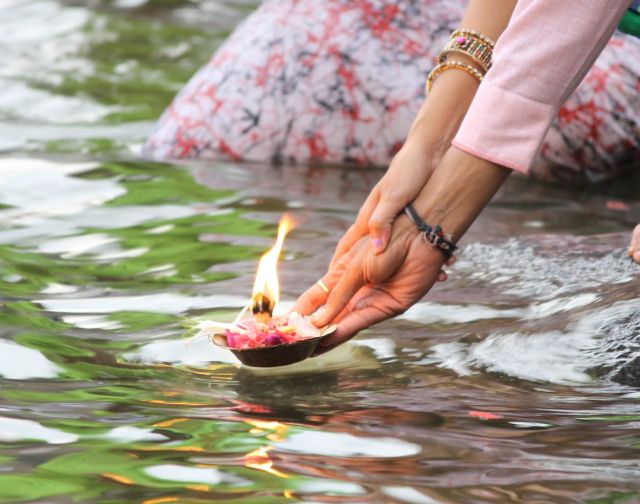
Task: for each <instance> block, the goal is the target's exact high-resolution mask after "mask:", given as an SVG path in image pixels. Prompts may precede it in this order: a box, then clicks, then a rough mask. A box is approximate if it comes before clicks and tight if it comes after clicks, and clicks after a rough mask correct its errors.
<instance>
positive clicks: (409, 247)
mask: <svg viewBox="0 0 640 504" xmlns="http://www.w3.org/2000/svg"><path fill="white" fill-rule="evenodd" d="M443 263H444V256H443V255H442V253H441V251H439V250H438V249H436V248H434V247H432V246H431V245H429V244H427V243H426V242H425V241H424V240H423V239H422V237H421V236H420V235H419V234H418V232H417V230H416V229H415V227H413V224H411V223H410V222H409V221H408V219H407V218H406V217H402V218H400V219H398V222H396V224H394V226H393V229H392V239H391V241H390V243H389V246H388V247H387V249H386V250H385V251H384V252H383V253H381V254H376V253H375V252H374V251H373V248H372V246H371V242H370V240H369V239H368V238H367V237H363V238H361V239H360V240H359V241H358V242H357V243H356V244H355V245H354V246H352V247H351V248H350V249H349V250H347V251H346V252H345V253H344V254H343V255H342V256H341V257H340V259H338V260H337V261H336V262H335V263H333V264H332V265H331V266H330V267H329V271H328V272H327V273H326V275H325V276H324V277H323V278H322V280H323V282H324V283H325V285H326V286H327V287H328V288H329V293H328V294H327V293H325V292H324V290H323V289H322V287H320V285H318V284H315V285H313V286H312V287H311V288H310V289H308V290H307V291H306V292H305V293H304V294H302V296H300V298H299V299H298V301H297V303H296V305H295V307H294V308H293V309H294V310H296V311H298V312H300V313H303V314H307V315H308V314H311V313H314V312H316V310H318V308H320V307H322V308H320V309H319V310H318V311H317V312H316V313H315V314H314V318H313V321H314V323H315V324H316V325H317V326H318V327H322V326H325V325H327V324H329V323H337V324H338V329H337V331H336V333H335V334H333V335H332V336H331V337H330V338H327V339H326V340H324V341H323V346H322V347H319V348H318V350H317V351H316V355H319V354H321V353H324V352H326V351H328V350H331V349H332V348H334V347H336V346H338V345H340V344H342V343H344V342H345V341H347V340H348V339H350V338H352V337H353V336H355V335H356V334H357V333H358V332H359V331H361V330H362V329H365V328H367V327H370V326H372V325H374V324H377V323H379V322H382V321H383V320H386V319H389V318H392V317H394V316H396V315H399V314H401V313H403V312H404V311H406V310H407V309H408V308H409V307H410V306H411V305H413V304H414V303H415V302H417V301H418V300H419V299H420V298H422V297H423V296H424V295H425V294H426V293H427V292H428V291H429V289H431V287H432V286H433V284H434V283H435V282H436V281H437V279H438V275H439V273H440V269H441V267H442V265H443Z"/></svg>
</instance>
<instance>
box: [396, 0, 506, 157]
mask: <svg viewBox="0 0 640 504" xmlns="http://www.w3.org/2000/svg"><path fill="white" fill-rule="evenodd" d="M515 5H516V0H471V1H470V2H469V4H468V6H467V9H466V11H465V15H464V17H463V19H462V21H461V23H460V28H465V29H469V30H474V31H477V32H480V33H483V34H485V35H486V36H488V37H489V38H491V39H493V40H497V39H498V38H499V37H500V34H501V33H502V32H503V31H504V30H505V28H506V27H507V24H508V22H509V18H510V17H511V14H512V12H513V10H514V7H515ZM454 59H456V60H457V61H461V62H463V63H467V64H470V65H474V66H477V65H476V64H475V63H474V61H473V60H472V59H471V58H470V57H468V56H466V55H462V54H455V58H454ZM478 68H479V67H478ZM478 85H479V82H478V81H477V80H476V79H475V78H474V77H472V76H470V75H468V74H466V73H465V72H462V71H447V72H444V73H443V74H442V75H440V76H439V77H438V79H436V83H434V85H433V88H432V89H431V92H430V93H429V96H428V97H427V98H426V99H425V101H424V104H423V105H422V107H421V108H420V111H419V112H418V115H417V116H416V119H415V121H414V122H413V125H412V126H411V129H410V131H409V136H408V141H420V142H423V143H425V144H426V145H429V146H430V148H434V147H436V148H440V149H441V150H442V153H444V151H446V149H447V148H448V147H449V144H450V143H451V140H452V139H453V137H454V136H455V134H456V132H457V131H458V128H459V127H460V124H461V123H462V120H463V119H464V116H465V114H466V112H467V110H468V108H469V106H470V105H471V101H472V100H473V97H474V96H475V93H476V90H477V89H478Z"/></svg>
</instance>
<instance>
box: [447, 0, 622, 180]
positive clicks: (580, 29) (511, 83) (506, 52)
mask: <svg viewBox="0 0 640 504" xmlns="http://www.w3.org/2000/svg"><path fill="white" fill-rule="evenodd" d="M629 3H630V1H629V0H572V1H570V2H569V1H566V0H519V1H518V3H517V6H516V8H515V11H514V13H513V16H512V17H511V21H510V22H509V25H508V27H507V29H506V30H505V31H504V33H503V34H502V36H501V37H500V40H499V41H498V43H497V44H496V47H495V50H494V54H493V66H492V67H491V69H490V70H489V72H488V73H487V75H486V77H485V79H484V81H483V82H482V84H481V85H480V87H479V88H478V92H477V94H476V96H475V98H474V99H473V102H472V103H471V107H470V108H469V111H468V112H467V114H466V116H465V119H464V121H463V122H462V125H461V126H460V129H459V130H458V133H457V134H456V137H455V139H454V141H453V145H455V146H456V147H458V148H460V149H462V150H464V151H466V152H468V153H470V154H473V155H475V156H478V157H481V158H483V159H486V160H488V161H492V162H494V163H497V164H499V165H502V166H506V167H508V168H512V169H514V170H518V171H520V172H523V173H527V172H528V171H529V168H530V167H531V165H532V163H533V161H534V159H535V156H536V154H537V153H538V150H539V149H540V146H541V144H542V141H543V140H544V137H545V135H546V133H547V130H548V129H549V126H550V124H551V121H552V120H553V118H554V117H555V115H556V114H557V112H558V110H559V108H560V106H561V105H562V104H563V103H564V102H565V101H566V99H567V98H568V97H569V95H570V94H571V93H572V92H573V90H574V89H575V88H576V87H577V86H578V84H579V83H580V81H581V80H582V79H583V78H584V76H585V74H586V73H587V71H588V70H589V68H590V67H591V65H593V62H594V61H595V60H596V58H597V57H598V55H599V54H600V52H601V51H602V49H603V48H604V46H605V44H606V43H607V41H608V40H609V38H610V37H611V35H612V34H613V32H614V30H615V29H616V26H617V25H618V22H619V21H620V18H621V17H622V15H623V14H624V11H625V9H626V8H627V7H628V6H629Z"/></svg>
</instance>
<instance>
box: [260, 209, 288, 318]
mask: <svg viewBox="0 0 640 504" xmlns="http://www.w3.org/2000/svg"><path fill="white" fill-rule="evenodd" d="M294 227H295V222H294V220H293V218H292V217H291V216H290V215H289V214H284V215H283V216H282V219H280V223H279V224H278V238H277V239H276V244H275V245H274V246H273V247H271V249H270V250H269V251H268V252H267V253H266V254H264V255H263V256H262V257H261V258H260V264H259V265H258V273H257V274H256V281H255V283H254V284H253V299H255V298H256V296H258V295H259V294H263V295H264V296H265V297H267V298H268V299H269V300H270V301H271V302H272V303H273V304H274V306H275V305H276V304H277V303H278V301H280V284H279V283H278V258H279V257H280V252H281V251H282V245H283V244H284V238H285V236H287V233H288V232H289V231H291V230H292V229H293V228H294Z"/></svg>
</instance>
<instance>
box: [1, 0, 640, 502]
mask: <svg viewBox="0 0 640 504" xmlns="http://www.w3.org/2000/svg"><path fill="white" fill-rule="evenodd" d="M251 8H252V5H251V3H249V2H247V3H241V2H232V1H230V0H229V1H227V2H222V1H219V0H200V1H196V0H192V1H186V0H172V1H162V2H155V1H153V2H152V1H150V0H147V1H145V0H113V1H106V0H104V1H101V0H94V1H91V2H81V1H77V2H73V1H67V2H54V1H48V0H4V1H3V2H2V4H0V33H2V37H1V39H0V49H1V50H0V62H1V63H2V64H1V65H0V88H1V89H2V93H0V278H1V280H2V281H1V282H0V299H1V303H2V304H1V307H0V309H1V311H0V502H39V503H45V502H46V503H66V502H87V503H128V502H140V503H146V504H160V503H165V502H167V503H168V502H185V503H199V502H201V503H204V502H229V503H231V502H238V503H247V504H271V503H281V502H282V503H286V502H326V503H386V502H389V503H417V504H422V503H485V502H488V503H503V502H525V503H548V502H554V503H555V502H559V503H564V502H591V503H631V502H640V466H639V463H638V459H639V456H640V435H639V434H638V428H639V427H640V402H639V400H640V390H639V389H638V388H637V385H640V267H638V266H637V265H634V264H632V263H631V261H630V260H629V259H628V258H626V256H625V253H624V247H625V245H626V243H627V242H628V237H629V231H630V229H631V227H632V225H633V224H635V223H637V222H640V180H638V178H635V179H626V180H623V181H620V183H618V184H616V185H609V186H599V187H595V188H582V189H573V190H570V189H567V188H560V187H554V186H549V185H543V184H539V183H532V182H529V181H525V180H523V179H519V178H515V177H514V178H512V180H510V181H509V182H508V184H507V185H506V186H505V187H504V189H503V190H502V191H501V192H500V193H499V195H498V196H497V197H496V199H495V200H494V202H493V203H492V204H491V206H490V207H489V208H488V209H487V211H486V212H485V213H484V214H483V216H482V217H481V218H480V219H479V221H478V222H477V223H476V224H475V225H474V227H473V228H472V230H471V231H470V232H469V234H468V235H467V237H466V238H465V240H464V247H463V250H462V251H461V253H460V260H459V262H458V264H456V266H455V267H454V268H453V269H452V270H451V271H450V280H449V281H448V282H446V283H445V284H442V285H439V286H438V287H437V288H436V289H434V290H433V292H432V293H430V294H429V295H428V296H427V297H426V298H425V299H424V300H423V301H422V302H420V303H419V304H417V305H416V306H415V307H413V308H412V309H410V310H409V311H408V312H407V313H405V314H404V315H403V316H401V317H399V318H398V319H396V320H393V321H389V322H387V323H384V324H381V325H379V326H377V327H374V328H372V329H370V330H368V331H365V332H363V333H362V334H361V335H360V336H359V337H358V338H356V339H355V340H353V341H352V342H351V343H349V344H347V345H343V346H342V347H340V348H339V349H337V350H335V351H333V352H330V353H329V354H327V355H326V356H323V357H322V358H317V359H311V360H309V361H306V362H305V363H303V364H301V365H297V366H293V367H290V368H283V369H278V370H270V371H253V370H250V369H247V368H242V367H240V366H239V365H238V364H237V362H236V361H235V360H234V359H233V358H232V357H231V356H230V355H229V354H227V353H225V352H224V351H222V350H220V349H217V348H216V347H214V346H212V345H211V344H210V343H209V342H207V341H202V340H201V341H197V340H196V341H192V340H190V339H189V338H188V336H189V334H190V331H189V325H190V324H191V323H193V321H194V320H197V319H199V318H216V319H228V318H230V317H233V315H234V314H235V313H236V312H237V310H238V309H239V308H240V307H242V306H243V305H244V304H245V303H246V302H247V300H248V294H249V292H250V289H251V285H252V281H253V275H254V272H255V268H256V265H257V259H258V258H259V256H260V254H261V253H263V252H264V250H265V249H266V248H268V247H269V246H270V245H271V244H272V241H273V237H274V235H275V224H276V222H277V221H278V219H279V217H280V216H281V214H282V213H283V212H284V211H289V212H292V213H293V214H294V216H295V217H296V218H297V219H298V220H299V221H300V222H301V225H300V226H299V228H298V229H296V230H295V231H294V232H293V233H292V234H291V235H290V238H289V239H288V240H287V243H286V247H285V248H286V250H285V254H284V261H283V263H282V265H281V271H282V275H281V276H282V289H283V297H284V299H285V301H286V302H289V303H290V302H292V301H293V300H294V299H295V297H296V296H297V295H298V294H299V293H300V292H301V291H302V290H303V289H304V288H306V287H307V286H308V285H310V284H311V283H312V282H314V281H315V279H317V278H318V277H319V276H320V275H321V273H322V272H323V268H324V267H325V266H326V264H327V262H328V260H329V258H330V256H331V252H332V248H333V247H334V246H335V243H336V241H337V239H338V238H339V236H340V235H341V233H342V232H343V231H344V230H345V229H346V228H347V226H348V225H349V223H350V221H351V220H352V219H353V218H354V216H355V213H356V212H357V209H358V207H359V204H360V203H361V202H362V201H363V199H364V198H365V196H366V194H367V192H368V190H369V189H370V188H371V187H372V185H373V184H374V183H375V181H376V180H377V179H378V178H379V176H380V174H381V172H380V171H376V170H364V169H345V168H338V167H334V168H317V167H315V168H314V167H282V168H273V167H270V166H260V165H236V164H230V163H223V162H215V163H182V164H180V165H175V164H161V163H149V162H144V161H141V160H140V158H139V155H138V154H139V151H140V147H141V144H142V142H143V140H144V138H145V135H146V134H147V133H148V131H149V130H150V128H151V126H152V124H153V120H154V119H155V118H156V117H157V116H158V115H159V113H160V112H161V110H162V108H163V107H164V106H165V105H166V104H167V103H168V101H169V100H170V99H171V97H172V95H173V94H174V93H175V92H176V91H177V90H178V89H179V88H180V85H181V84H182V83H183V82H185V81H186V79H188V77H189V76H190V74H191V73H192V72H193V71H194V70H195V69H196V68H197V67H198V65H200V64H201V63H203V62H204V61H206V59H207V57H208V56H209V54H210V53H211V51H212V50H213V49H214V48H215V47H216V46H217V45H218V44H219V43H220V41H221V40H222V39H223V38H224V36H225V35H226V33H228V31H229V30H230V29H231V28H232V26H233V25H234V24H235V23H236V22H238V20H240V19H241V18H242V17H243V16H244V15H245V14H246V13H247V12H248V11H249V10H250V9H251Z"/></svg>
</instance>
